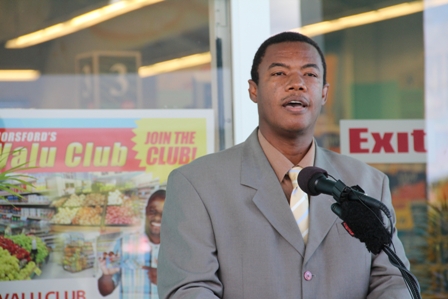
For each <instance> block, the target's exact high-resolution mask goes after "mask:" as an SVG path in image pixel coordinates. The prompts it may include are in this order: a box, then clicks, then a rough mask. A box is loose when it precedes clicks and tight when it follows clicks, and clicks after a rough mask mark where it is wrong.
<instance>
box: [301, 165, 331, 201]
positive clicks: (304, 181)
mask: <svg viewBox="0 0 448 299" xmlns="http://www.w3.org/2000/svg"><path fill="white" fill-rule="evenodd" d="M321 175H324V176H326V177H328V172H327V171H326V170H325V169H322V168H319V167H314V166H308V167H305V168H303V169H302V170H301V171H300V172H299V176H298V177H297V183H298V184H299V187H300V189H302V190H303V192H305V193H307V194H310V195H317V194H319V192H317V193H316V190H314V189H315V188H314V184H315V180H316V179H317V177H319V176H321Z"/></svg>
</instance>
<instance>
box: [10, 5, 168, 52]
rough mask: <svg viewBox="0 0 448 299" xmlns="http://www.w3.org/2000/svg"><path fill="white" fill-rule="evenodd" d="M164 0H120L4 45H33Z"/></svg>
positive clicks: (23, 46)
mask: <svg viewBox="0 0 448 299" xmlns="http://www.w3.org/2000/svg"><path fill="white" fill-rule="evenodd" d="M162 1H164V0H121V1H117V2H114V3H111V4H109V5H106V6H103V7H100V8H98V9H95V10H92V11H89V12H87V13H85V14H82V15H79V16H76V17H74V18H73V19H70V20H68V21H65V22H62V23H58V24H56V25H53V26H50V27H47V28H44V29H41V30H38V31H35V32H32V33H29V34H25V35H22V36H19V37H17V38H15V39H11V40H9V41H7V42H6V45H5V47H6V48H9V49H13V48H25V47H30V46H34V45H37V44H40V43H43V42H46V41H49V40H52V39H55V38H58V37H62V36H64V35H67V34H71V33H73V32H76V31H79V30H82V29H85V28H88V27H91V26H93V25H96V24H98V23H101V22H104V21H106V20H109V19H112V18H115V17H117V16H119V15H122V14H125V13H128V12H130V11H133V10H136V9H139V8H141V7H144V6H147V5H151V4H155V3H157V2H162Z"/></svg>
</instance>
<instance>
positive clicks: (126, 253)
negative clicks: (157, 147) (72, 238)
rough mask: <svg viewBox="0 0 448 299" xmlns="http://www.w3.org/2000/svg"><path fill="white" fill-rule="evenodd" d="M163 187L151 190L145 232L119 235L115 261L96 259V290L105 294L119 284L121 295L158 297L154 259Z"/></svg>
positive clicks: (157, 240) (155, 298) (145, 298)
mask: <svg viewBox="0 0 448 299" xmlns="http://www.w3.org/2000/svg"><path fill="white" fill-rule="evenodd" d="M165 196H166V191H165V190H162V189H160V190H157V191H155V192H154V193H152V194H151V196H150V197H149V199H148V202H147V204H146V208H145V228H144V230H145V233H144V234H142V233H138V234H129V235H124V236H123V237H122V238H120V239H118V240H117V242H116V246H115V248H114V252H118V257H117V260H118V264H115V265H114V264H112V265H109V266H108V264H107V260H106V259H104V258H101V259H100V261H99V265H100V269H101V271H102V275H101V277H100V278H99V279H98V290H99V292H100V294H101V295H103V296H108V295H109V294H111V293H112V292H113V291H114V290H115V288H116V287H117V286H119V285H121V287H120V298H121V299H125V298H130V299H139V298H142V299H143V298H144V299H158V298H159V296H158V290H157V259H158V254H159V246H160V226H161V221H162V213H163V206H164V204H165Z"/></svg>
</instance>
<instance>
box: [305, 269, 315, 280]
mask: <svg viewBox="0 0 448 299" xmlns="http://www.w3.org/2000/svg"><path fill="white" fill-rule="evenodd" d="M303 277H304V278H305V280H307V281H310V280H311V279H313V273H311V272H310V271H306V272H305V273H304V274H303Z"/></svg>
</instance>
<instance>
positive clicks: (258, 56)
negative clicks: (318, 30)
mask: <svg viewBox="0 0 448 299" xmlns="http://www.w3.org/2000/svg"><path fill="white" fill-rule="evenodd" d="M284 42H304V43H308V44H310V45H312V46H313V47H314V48H316V50H317V52H319V56H320V59H321V60H322V66H323V68H324V76H323V79H324V84H325V83H327V64H326V63H325V57H324V54H323V53H322V50H321V49H320V48H319V46H318V45H317V43H316V42H315V41H313V40H312V39H311V38H309V37H308V36H306V35H303V34H300V33H297V32H290V31H287V32H282V33H279V34H276V35H274V36H271V37H270V38H268V39H267V40H265V41H264V42H263V43H262V44H261V46H260V47H259V48H258V50H257V52H256V53H255V56H254V60H253V62H252V69H251V71H250V75H251V77H252V81H254V82H255V83H256V84H257V85H258V79H259V76H258V75H259V74H258V67H259V66H260V63H261V60H262V59H263V57H264V54H265V53H266V49H267V48H268V47H269V46H270V45H274V44H279V43H284Z"/></svg>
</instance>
